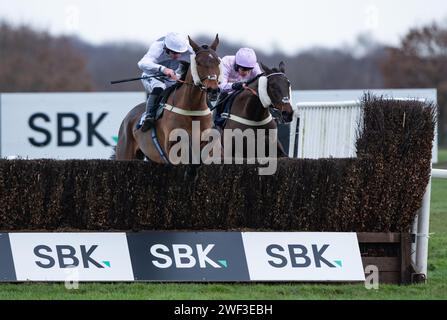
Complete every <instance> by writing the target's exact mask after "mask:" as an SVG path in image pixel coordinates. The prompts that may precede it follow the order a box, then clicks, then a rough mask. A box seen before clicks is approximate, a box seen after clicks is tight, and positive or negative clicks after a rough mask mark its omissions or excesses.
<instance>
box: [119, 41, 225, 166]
mask: <svg viewBox="0 0 447 320" xmlns="http://www.w3.org/2000/svg"><path fill="white" fill-rule="evenodd" d="M188 40H189V44H190V45H191V47H192V49H193V51H194V54H192V55H191V63H190V65H189V67H188V70H187V73H186V77H185V80H184V81H182V82H183V84H182V85H181V86H180V87H179V88H176V89H175V91H174V92H173V93H171V94H170V96H169V98H168V99H167V101H166V104H165V105H164V113H163V116H162V117H161V118H160V119H158V120H157V122H156V124H155V127H154V128H152V129H151V130H149V131H147V132H142V131H141V130H139V129H137V128H136V125H137V123H138V122H139V121H140V118H141V116H142V114H143V113H144V112H145V108H146V107H145V106H146V103H141V104H139V105H137V106H136V107H134V108H133V109H132V110H130V111H129V113H128V114H127V115H126V117H125V118H124V120H123V121H122V123H121V126H120V129H119V134H118V143H117V145H116V150H115V152H116V153H115V157H114V159H116V160H133V159H140V160H143V159H144V157H146V158H148V159H149V160H151V161H154V162H157V163H170V162H169V159H168V155H169V151H170V149H171V147H172V146H173V145H174V144H175V143H177V142H176V141H169V135H170V133H171V132H172V131H173V130H174V129H184V130H186V131H187V132H188V134H189V136H190V137H192V134H191V131H192V123H193V121H199V122H200V130H201V132H203V131H205V130H207V129H210V128H212V124H213V123H212V115H211V111H210V109H209V107H208V102H207V99H208V94H209V93H210V94H212V95H214V96H217V94H218V92H219V87H218V85H219V82H220V79H221V76H220V75H221V71H220V70H221V69H220V68H221V66H220V59H219V57H218V55H217V54H216V49H217V46H218V44H219V37H218V35H216V38H215V40H214V42H213V43H212V44H211V45H209V46H208V45H202V46H199V45H198V44H196V43H195V42H194V41H193V40H192V39H191V38H190V37H189V36H188ZM154 136H155V137H156V139H158V141H159V143H158V144H157V143H155V142H154V141H156V140H154V139H153V137H154ZM199 139H200V137H199Z"/></svg>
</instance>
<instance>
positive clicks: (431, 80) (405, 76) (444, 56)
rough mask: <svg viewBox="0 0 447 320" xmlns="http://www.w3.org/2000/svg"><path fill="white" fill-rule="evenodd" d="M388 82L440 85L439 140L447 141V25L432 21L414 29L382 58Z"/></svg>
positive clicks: (402, 85) (391, 84)
mask: <svg viewBox="0 0 447 320" xmlns="http://www.w3.org/2000/svg"><path fill="white" fill-rule="evenodd" d="M381 70H382V73H383V76H384V80H385V85H386V86H387V87H394V88H437V89H438V105H439V118H438V125H439V126H438V129H439V131H438V132H439V142H440V143H441V144H442V145H446V144H447V114H446V113H447V110H446V108H447V27H445V26H444V27H442V26H439V25H438V24H436V23H433V24H431V25H428V26H424V27H421V28H414V29H411V30H410V31H409V32H408V33H407V34H406V36H405V37H404V38H403V39H402V41H401V43H400V46H399V47H398V48H388V54H387V55H386V57H385V58H384V59H383V61H382V62H381Z"/></svg>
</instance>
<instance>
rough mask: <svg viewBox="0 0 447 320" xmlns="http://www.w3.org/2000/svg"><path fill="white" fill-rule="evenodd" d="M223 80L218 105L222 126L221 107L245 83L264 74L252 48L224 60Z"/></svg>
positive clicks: (217, 109) (240, 50) (242, 49)
mask: <svg viewBox="0 0 447 320" xmlns="http://www.w3.org/2000/svg"><path fill="white" fill-rule="evenodd" d="M221 65H222V66H223V77H222V78H223V79H222V81H221V83H220V85H219V88H220V90H221V94H220V96H219V101H218V102H217V103H216V105H218V107H217V108H216V121H215V122H216V124H217V125H220V124H221V123H222V122H223V119H221V118H220V114H221V113H222V112H223V108H224V106H223V105H220V106H219V104H221V103H222V102H223V101H224V100H225V98H226V97H227V96H228V95H229V94H231V93H232V92H234V91H238V90H240V89H242V88H243V87H244V86H245V83H246V82H248V81H250V80H251V79H253V78H255V77H256V76H257V75H259V74H261V73H262V70H261V68H260V67H259V64H258V62H257V58H256V53H255V52H254V50H253V49H251V48H240V49H239V50H238V51H237V52H236V55H235V56H225V57H223V58H222V62H221Z"/></svg>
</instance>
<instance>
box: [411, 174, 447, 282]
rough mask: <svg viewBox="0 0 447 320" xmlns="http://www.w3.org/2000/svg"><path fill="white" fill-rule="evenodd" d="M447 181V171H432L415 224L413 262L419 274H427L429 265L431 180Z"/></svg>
mask: <svg viewBox="0 0 447 320" xmlns="http://www.w3.org/2000/svg"><path fill="white" fill-rule="evenodd" d="M432 178H439V179H447V170H443V169H432V170H431V177H430V180H429V182H428V185H427V189H426V191H425V194H424V197H423V199H422V207H421V209H420V210H419V212H418V214H417V216H416V218H415V220H414V222H413V228H412V232H413V234H415V235H416V241H415V242H414V243H413V245H412V256H411V258H412V262H413V264H414V265H415V266H416V269H417V270H416V271H417V272H418V273H421V274H424V275H425V278H427V277H428V274H427V263H428V238H429V237H430V233H429V231H430V198H431V179H432Z"/></svg>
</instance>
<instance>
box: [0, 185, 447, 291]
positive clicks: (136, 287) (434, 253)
mask: <svg viewBox="0 0 447 320" xmlns="http://www.w3.org/2000/svg"><path fill="white" fill-rule="evenodd" d="M446 219H447V180H439V179H434V180H433V184H432V201H431V223H430V228H431V230H430V232H432V233H433V234H432V235H431V238H430V247H429V250H430V251H429V275H428V276H429V279H428V283H427V284H420V285H409V286H398V285H380V287H379V289H378V290H367V289H365V287H364V286H363V285H361V284H359V285H324V284H318V285H311V284H175V283H170V284H163V283H152V284H151V283H115V284H114V283H107V284H98V283H87V284H86V283H81V284H79V289H77V290H67V289H65V287H64V285H63V284H61V283H43V284H42V283H27V284H25V283H21V284H0V299H331V300H333V299H447V220H446Z"/></svg>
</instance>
